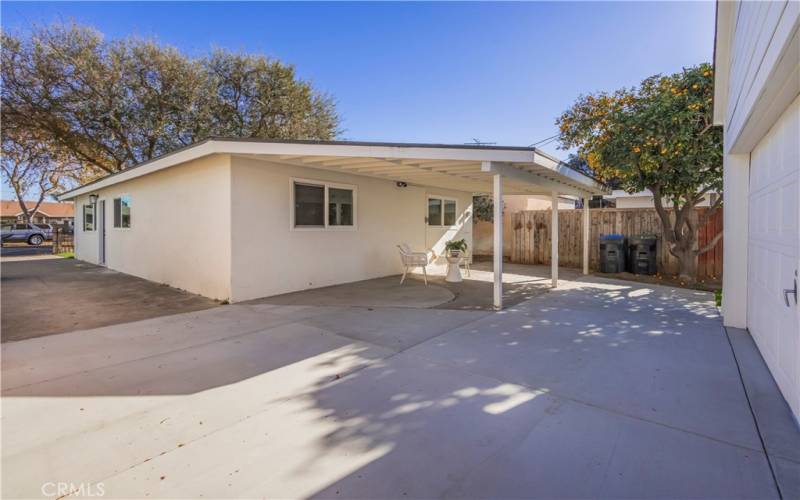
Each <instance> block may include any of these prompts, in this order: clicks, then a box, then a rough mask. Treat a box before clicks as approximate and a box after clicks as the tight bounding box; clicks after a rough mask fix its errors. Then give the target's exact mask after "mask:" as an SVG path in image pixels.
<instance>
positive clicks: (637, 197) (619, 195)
mask: <svg viewBox="0 0 800 500" xmlns="http://www.w3.org/2000/svg"><path fill="white" fill-rule="evenodd" d="M603 198H604V199H606V200H609V201H612V202H613V203H612V205H613V206H614V207H615V208H655V202H654V201H653V192H652V191H650V190H649V189H645V190H644V191H639V192H636V193H628V192H627V191H623V190H622V189H615V190H613V191H612V192H611V194H607V195H605V196H603ZM718 198H719V193H715V192H710V193H706V194H705V195H703V198H702V199H701V200H700V202H698V203H697V206H698V207H701V208H702V207H710V206H711V205H713V204H714V203H715V202H716V201H717V199H718ZM662 203H663V205H664V206H665V207H672V201H670V200H669V199H667V198H664V199H663V201H662Z"/></svg>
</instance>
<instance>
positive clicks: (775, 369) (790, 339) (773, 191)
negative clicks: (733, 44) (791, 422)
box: [725, 98, 800, 416]
mask: <svg viewBox="0 0 800 500" xmlns="http://www.w3.org/2000/svg"><path fill="white" fill-rule="evenodd" d="M799 173H800V98H798V99H795V101H794V102H793V103H792V105H791V106H789V109H787V110H786V112H785V113H784V114H783V116H781V118H780V119H779V120H778V122H777V123H776V124H775V125H774V126H773V127H772V129H771V130H770V131H769V133H768V134H767V135H766V137H764V139H763V140H762V141H761V142H760V143H759V144H758V146H757V147H756V148H755V149H754V150H753V153H752V155H751V159H750V208H749V210H750V220H749V232H750V235H749V248H748V270H747V271H748V294H747V296H748V299H747V317H748V319H747V322H748V327H749V329H750V333H751V334H752V335H753V338H754V339H755V341H756V344H758V348H759V350H760V351H761V354H762V355H763V357H764V359H765V360H766V362H767V365H768V366H769V368H770V370H771V371H772V374H773V376H774V377H775V380H776V381H777V382H778V386H779V387H780V389H781V392H783V394H784V396H785V397H786V400H787V401H788V402H789V405H790V406H791V407H792V410H793V412H794V414H795V415H798V416H800V328H798V325H799V323H798V311H800V308H798V306H797V303H796V300H795V297H794V296H792V295H789V297H788V300H789V306H787V305H786V303H785V297H784V293H783V290H784V289H786V288H793V287H794V280H795V278H796V273H797V270H798V256H800V254H799V253H798V246H800V233H798V209H799V208H800V206H799V205H798V197H799V196H800V192H799V191H798V189H800V186H799V185H798V177H799V175H798V174H799ZM735 222H736V221H725V223H726V224H730V223H735ZM798 298H800V297H798Z"/></svg>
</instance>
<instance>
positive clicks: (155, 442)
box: [4, 274, 789, 498]
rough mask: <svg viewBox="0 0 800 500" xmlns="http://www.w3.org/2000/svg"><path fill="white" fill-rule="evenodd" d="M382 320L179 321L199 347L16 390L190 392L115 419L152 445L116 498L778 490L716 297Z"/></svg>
mask: <svg viewBox="0 0 800 500" xmlns="http://www.w3.org/2000/svg"><path fill="white" fill-rule="evenodd" d="M520 276H524V275H521V274H520ZM529 279H530V281H532V282H533V283H534V284H535V283H537V281H536V278H529ZM524 281H526V279H523V278H520V282H524ZM220 311H224V314H226V315H228V316H226V317H225V318H227V319H226V320H225V321H222V320H219V319H218V318H216V316H217V314H222V313H221V312H220ZM384 311H385V312H382V310H380V309H375V310H374V311H368V310H362V311H356V313H354V314H352V315H350V316H347V317H346V318H345V317H342V316H336V318H337V319H336V321H338V322H339V327H338V329H337V332H336V333H332V332H331V331H330V329H328V328H326V327H324V324H323V323H324V321H322V320H323V319H325V317H326V315H341V314H342V309H340V308H328V309H326V308H316V307H312V308H305V307H302V306H298V305H297V304H295V305H294V306H291V308H290V309H288V310H285V309H284V306H271V305H269V304H247V305H234V306H226V307H225V308H220V309H217V310H209V311H203V312H200V313H195V314H193V315H190V316H191V318H193V319H191V320H188V319H186V318H185V319H184V321H181V322H179V324H181V325H184V328H185V329H186V330H185V331H186V332H188V334H189V335H192V336H193V338H194V339H195V341H199V340H200V339H204V342H200V343H198V344H197V345H192V346H175V345H169V344H168V343H165V344H163V346H162V349H165V351H164V352H162V353H155V352H152V351H150V352H147V353H141V354H140V355H139V356H138V357H137V358H136V359H133V360H131V361H129V362H120V363H115V364H113V365H110V366H102V367H98V368H96V369H93V370H91V371H86V372H81V373H76V374H74V375H70V376H64V377H60V378H58V379H54V380H53V381H49V382H42V383H37V384H34V385H30V386H25V387H20V388H18V389H15V390H13V391H10V392H9V393H8V394H4V396H50V397H53V396H57V397H59V398H63V397H73V396H139V397H143V396H151V395H157V396H165V395H191V396H192V397H191V398H179V399H178V400H175V401H169V402H167V403H165V406H164V408H163V410H158V411H155V410H154V411H148V412H146V413H142V414H137V415H136V417H135V419H134V421H133V423H132V424H131V430H129V431H127V432H129V434H128V433H121V432H120V431H119V430H115V429H114V426H113V422H112V423H108V422H107V421H106V420H103V422H104V424H103V426H100V430H98V431H97V432H101V433H102V432H107V433H108V436H107V437H108V439H109V442H118V441H119V442H127V440H131V441H136V442H137V446H138V447H141V450H142V451H140V452H138V453H135V452H134V451H128V448H126V453H127V454H128V455H126V459H127V460H129V463H113V464H112V463H109V464H107V465H106V464H103V463H99V464H95V465H94V467H96V468H97V469H96V470H95V471H94V473H95V474H96V475H97V477H107V476H104V475H103V474H108V475H111V474H118V472H117V471H120V470H121V471H124V472H122V473H121V474H120V477H119V478H118V479H117V481H116V483H117V484H122V485H126V487H127V488H130V489H127V490H124V491H120V492H119V496H128V497H130V496H143V495H144V494H145V493H147V494H150V496H153V495H152V494H151V493H153V492H158V494H159V496H162V497H176V496H197V495H200V494H203V495H205V496H212V497H226V496H229V497H232V496H236V495H235V494H234V493H230V492H231V491H233V490H231V489H226V488H228V487H232V485H235V486H236V487H238V488H239V489H238V490H236V491H239V492H244V493H248V494H249V495H246V496H275V497H289V496H293V497H319V498H333V497H340V498H402V497H408V498H430V497H459V498H463V497H474V498H490V497H491V498H498V497H506V498H511V497H513V498H532V497H551V498H552V497H562V498H564V497H570V498H575V497H627V498H631V497H635V498H638V497H670V498H686V497H693V498H697V497H703V498H710V497H714V498H730V497H750V498H767V497H776V496H777V490H776V486H775V483H774V481H773V479H772V476H771V473H770V470H769V465H768V462H767V460H766V458H765V455H764V454H763V453H762V451H763V449H762V447H761V443H760V440H759V437H758V433H757V430H756V427H755V425H754V422H753V418H752V416H751V414H750V412H749V409H748V404H747V398H746V395H745V392H744V390H743V388H742V384H741V382H740V379H739V376H738V373H737V366H736V363H735V360H734V358H733V356H732V354H731V351H730V346H729V344H728V340H727V338H726V335H725V332H724V330H723V328H722V326H721V322H720V319H719V315H718V313H717V309H716V308H715V307H714V305H713V301H712V297H711V296H710V295H709V294H705V293H703V292H696V291H690V290H678V289H672V288H668V287H645V286H640V285H634V284H631V283H619V282H613V281H609V280H600V279H597V278H593V277H589V278H586V280H585V281H570V282H565V283H564V284H563V287H562V288H560V289H558V290H555V291H552V292H550V293H547V294H546V295H542V296H541V298H540V299H538V300H533V301H527V302H519V303H517V304H516V305H512V306H511V307H509V308H508V309H507V310H505V311H503V312H500V313H492V314H486V315H474V313H468V312H464V311H448V313H449V314H451V315H454V317H455V316H460V315H464V316H463V318H464V322H463V323H461V324H457V323H458V321H454V322H453V323H452V324H447V325H444V326H443V325H442V324H441V318H442V317H441V316H440V314H442V313H443V311H431V310H426V309H419V310H409V309H404V310H401V312H400V313H397V312H396V311H398V309H392V308H386V309H385V310H384ZM389 312H392V313H393V314H391V315H390V314H389ZM367 313H369V314H374V315H375V316H374V318H372V320H371V321H370V322H369V323H368V326H363V322H362V321H361V320H360V318H359V317H360V315H362V314H367ZM234 318H236V320H237V321H238V323H235V324H234V323H233V322H232V320H233V319H234ZM215 321H216V322H217V323H215ZM347 321H350V322H352V325H351V324H348V323H347ZM426 321H428V322H429V323H425V322H426ZM187 322H188V323H189V325H190V326H186V325H185V323H187ZM409 322H418V323H420V324H426V325H427V327H426V328H427V330H428V332H429V334H428V335H424V336H422V337H421V338H420V339H419V342H416V343H413V344H408V345H404V346H401V347H400V348H397V349H390V348H387V346H393V344H392V343H388V344H387V342H385V341H384V339H383V338H382V336H381V335H380V334H381V332H384V331H385V330H387V329H392V328H394V329H396V331H397V332H402V331H403V328H404V325H405V324H407V323H409ZM156 324H157V322H154V323H153V325H154V326H153V328H154V329H156V328H157V327H156V326H155V325H156ZM359 326H360V328H356V327H359ZM162 327H163V326H162ZM437 328H438V330H437ZM222 330H225V331H222ZM355 330H358V331H357V337H356V333H354V332H355ZM149 332H150V331H149ZM370 332H372V337H371V333H370ZM109 335H110V337H109V338H110V339H113V338H114V335H121V337H120V338H118V340H121V341H123V339H124V338H126V336H125V335H123V334H119V333H117V334H111V333H109ZM148 335H150V333H148ZM162 336H163V335H162ZM65 337H66V336H65ZM144 338H147V336H145V337H144ZM150 338H151V339H152V338H153V336H152V335H150ZM354 338H357V339H358V340H354ZM47 340H51V339H42V341H47ZM65 343H67V344H69V342H66V341H65ZM134 344H135V342H134ZM108 345H109V346H112V345H113V343H112V340H109V344H108ZM123 346H125V344H124V341H123V343H122V344H120V346H119V348H122V347H123ZM125 347H127V346H125ZM110 348H111V347H109V349H110ZM169 349H171V350H169ZM20 399H22V398H20ZM54 399H58V398H54ZM109 399H115V398H109ZM130 399H134V400H136V399H137V398H130ZM143 399H144V398H143ZM81 404H87V403H81ZM182 404H183V405H186V406H181V405H182ZM81 410H83V408H81ZM165 418H168V419H169V420H168V422H169V424H168V425H169V427H166V428H165V425H167V424H164V422H165V420H164V419H165ZM11 422H12V423H11V424H9V422H8V421H6V422H5V425H4V432H5V430H6V429H8V428H9V425H12V426H13V425H14V424H13V420H12V421H11ZM198 422H200V423H199V424H198ZM17 425H19V422H17ZM165 429H166V430H165ZM9 432H11V431H9ZM120 436H121V437H120ZM81 438H83V436H77V437H75V443H74V444H75V445H77V444H78V443H79V442H80V439H81ZM165 443H170V444H169V445H167V444H165ZM171 443H175V444H174V445H173V444H171ZM68 444H69V443H64V446H65V449H67V448H66V447H67V445H68ZM70 449H74V447H73V448H70ZM131 450H132V448H131ZM53 455H54V454H53V453H50V454H48V459H49V460H53V458H52V457H53ZM75 455H83V454H75ZM199 457H202V459H201V458H199ZM215 457H218V458H215ZM782 458H785V459H788V458H789V457H782ZM71 460H74V461H80V460H84V458H82V457H76V456H73V457H72V458H71ZM215 460H216V462H215ZM145 464H146V465H145ZM195 464H197V467H195V468H192V466H193V465H195ZM210 464H214V465H210ZM23 465H25V466H29V464H27V463H25V464H23ZM21 467H22V465H20V468H21ZM103 467H106V468H107V470H106V469H103ZM10 470H11V471H12V472H13V471H14V470H15V469H14V464H13V463H12V464H11V469H10ZM165 470H169V471H170V473H169V474H166V473H164V472H163V471H165ZM234 471H235V473H236V477H235V479H230V476H231V475H232V474H233V473H234ZM9 474H10V473H9ZM4 475H5V472H4ZM9 477H12V476H9ZM7 482H8V481H4V483H7ZM108 482H109V483H111V484H112V487H113V483H114V482H115V481H112V480H109V481H108ZM192 488H194V489H192ZM226 492H228V493H227V494H226Z"/></svg>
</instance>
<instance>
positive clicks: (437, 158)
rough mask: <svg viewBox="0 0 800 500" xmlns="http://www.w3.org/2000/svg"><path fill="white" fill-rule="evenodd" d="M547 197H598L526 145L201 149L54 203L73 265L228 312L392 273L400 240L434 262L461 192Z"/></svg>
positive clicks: (457, 230) (221, 145)
mask: <svg viewBox="0 0 800 500" xmlns="http://www.w3.org/2000/svg"><path fill="white" fill-rule="evenodd" d="M555 190H557V192H558V193H568V194H572V195H577V196H581V195H583V196H591V195H592V194H594V193H603V192H604V188H603V187H602V186H601V185H599V184H597V183H596V182H595V181H593V180H592V179H590V178H588V177H586V176H584V175H583V174H580V173H578V172H576V171H574V170H572V169H569V168H567V167H565V166H564V165H563V164H562V163H560V162H559V161H557V160H555V159H553V158H551V157H549V156H547V155H545V154H543V153H541V152H539V151H538V150H536V149H535V148H504V147H497V146H495V147H486V146H481V147H477V146H447V145H421V144H385V143H353V142H320V141H262V140H248V139H239V140H236V139H209V140H206V141H203V142H201V143H198V144H195V145H192V146H189V147H187V148H184V149H181V150H178V151H175V152H173V153H170V154H167V155H164V156H162V157H160V158H157V159H155V160H151V161H149V162H145V163H143V164H141V165H139V166H136V167H134V168H129V169H127V170H124V171H122V172H120V173H117V174H113V175H110V176H107V177H104V178H102V179H100V180H98V181H95V182H93V183H90V184H87V185H84V186H81V187H79V188H77V189H74V190H72V191H70V192H67V193H65V194H63V195H61V196H60V199H62V200H66V199H69V200H74V202H75V206H76V210H77V211H78V213H79V219H80V220H79V221H78V223H77V224H76V228H75V246H76V248H75V251H76V257H77V258H78V259H80V260H84V261H88V262H92V263H96V264H104V265H106V266H108V267H109V268H112V269H115V270H118V271H122V272H125V273H128V274H132V275H135V276H140V277H143V278H146V279H149V280H153V281H157V282H161V283H167V284H169V285H173V286H176V287H179V288H183V289H185V290H188V291H191V292H194V293H198V294H201V295H205V296H208V297H212V298H216V299H221V300H229V301H232V302H237V301H242V300H248V299H254V298H258V297H265V296H270V295H276V294H281V293H287V292H292V291H296V290H303V289H307V288H314V287H321V286H328V285H335V284H339V283H346V282H352V281H358V280H364V279H369V278H376V277H381V276H388V275H393V274H399V273H400V272H401V271H402V266H401V262H400V258H399V254H398V249H397V245H398V244H399V243H404V242H405V243H408V244H409V245H410V246H411V248H412V249H413V250H423V249H424V250H426V251H429V252H430V254H431V255H432V260H433V266H443V265H444V264H446V261H445V259H444V258H443V256H444V244H445V243H446V242H447V241H448V240H452V239H461V238H464V239H466V240H467V242H468V244H469V245H470V247H471V245H472V225H473V224H472V197H473V194H474V193H486V192H494V193H499V194H500V196H502V194H503V192H506V193H508V194H523V193H528V194H545V193H547V192H552V191H555ZM500 271H502V270H500ZM500 275H501V273H498V276H500ZM495 287H496V291H497V290H498V289H499V290H501V289H502V282H499V283H498V282H497V281H496V282H495ZM501 302H502V296H500V299H499V300H496V302H495V304H496V306H498V307H501V306H502V304H501Z"/></svg>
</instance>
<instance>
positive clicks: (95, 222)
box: [81, 200, 97, 233]
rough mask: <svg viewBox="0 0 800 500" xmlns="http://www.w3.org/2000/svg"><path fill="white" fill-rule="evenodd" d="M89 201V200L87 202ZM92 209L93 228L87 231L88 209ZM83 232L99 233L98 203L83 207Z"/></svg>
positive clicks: (86, 204) (87, 204)
mask: <svg viewBox="0 0 800 500" xmlns="http://www.w3.org/2000/svg"><path fill="white" fill-rule="evenodd" d="M87 201H88V200H87ZM85 207H92V228H91V229H86V208H85ZM81 219H82V220H81V231H82V232H84V233H93V232H95V231H97V203H88V202H87V203H84V204H83V205H82V206H81Z"/></svg>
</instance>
